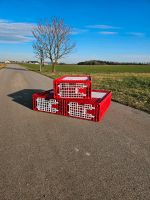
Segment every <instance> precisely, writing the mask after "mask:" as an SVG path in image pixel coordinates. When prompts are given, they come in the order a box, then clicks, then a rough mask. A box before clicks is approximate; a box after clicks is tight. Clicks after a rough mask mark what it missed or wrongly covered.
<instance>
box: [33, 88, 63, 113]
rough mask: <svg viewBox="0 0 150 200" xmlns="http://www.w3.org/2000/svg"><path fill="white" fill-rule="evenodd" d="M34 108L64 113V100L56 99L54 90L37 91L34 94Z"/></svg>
mask: <svg viewBox="0 0 150 200" xmlns="http://www.w3.org/2000/svg"><path fill="white" fill-rule="evenodd" d="M32 101H33V110H36V111H41V112H47V113H53V114H59V115H63V108H64V106H63V100H61V99H54V91H53V90H48V91H45V92H40V93H35V94H33V95H32Z"/></svg>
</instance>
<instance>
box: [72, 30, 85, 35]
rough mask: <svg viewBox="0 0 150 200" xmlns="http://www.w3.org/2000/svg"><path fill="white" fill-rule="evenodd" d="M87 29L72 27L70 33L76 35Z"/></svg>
mask: <svg viewBox="0 0 150 200" xmlns="http://www.w3.org/2000/svg"><path fill="white" fill-rule="evenodd" d="M87 31H88V30H87V29H79V28H73V30H72V35H78V34H82V33H85V32H87Z"/></svg>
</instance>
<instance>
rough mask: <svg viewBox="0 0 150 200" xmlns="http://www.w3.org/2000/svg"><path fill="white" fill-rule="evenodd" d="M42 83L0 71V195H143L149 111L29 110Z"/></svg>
mask: <svg viewBox="0 0 150 200" xmlns="http://www.w3.org/2000/svg"><path fill="white" fill-rule="evenodd" d="M50 88H52V80H51V79H49V78H47V77H44V76H42V75H40V74H37V73H34V72H30V71H27V70H25V69H24V68H22V67H21V66H19V65H8V66H7V68H5V69H2V70H0V200H110V199H111V200H112V199H113V200H118V199H120V200H137V199H138V200H149V199H150V115H149V114H147V113H144V112H141V111H138V110H135V109H132V108H130V107H127V106H123V105H121V104H117V103H114V102H113V103H112V104H111V107H110V109H109V111H108V112H107V113H106V115H105V117H104V119H103V120H102V121H101V122H100V123H94V122H89V121H84V120H78V119H73V118H67V117H62V116H57V115H49V114H45V113H40V112H35V111H32V109H31V95H32V93H34V92H36V91H39V90H45V89H50Z"/></svg>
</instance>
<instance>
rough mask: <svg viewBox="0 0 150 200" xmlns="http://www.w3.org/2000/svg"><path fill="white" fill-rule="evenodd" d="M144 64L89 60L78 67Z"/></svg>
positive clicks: (80, 63) (140, 63)
mask: <svg viewBox="0 0 150 200" xmlns="http://www.w3.org/2000/svg"><path fill="white" fill-rule="evenodd" d="M145 64H146V63H142V62H139V63H134V62H112V61H102V60H89V61H84V62H79V63H78V65H145ZM147 64H149V63H147Z"/></svg>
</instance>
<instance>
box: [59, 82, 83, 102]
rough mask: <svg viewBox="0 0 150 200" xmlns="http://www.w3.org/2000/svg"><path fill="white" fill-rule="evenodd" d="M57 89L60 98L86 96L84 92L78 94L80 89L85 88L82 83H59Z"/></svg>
mask: <svg viewBox="0 0 150 200" xmlns="http://www.w3.org/2000/svg"><path fill="white" fill-rule="evenodd" d="M58 87H59V95H60V97H62V98H84V96H86V94H85V93H84V92H80V89H84V88H86V87H87V85H86V84H84V83H60V84H59V86H58ZM85 92H86V89H85Z"/></svg>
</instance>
